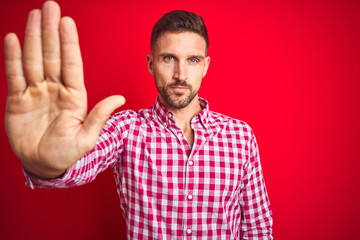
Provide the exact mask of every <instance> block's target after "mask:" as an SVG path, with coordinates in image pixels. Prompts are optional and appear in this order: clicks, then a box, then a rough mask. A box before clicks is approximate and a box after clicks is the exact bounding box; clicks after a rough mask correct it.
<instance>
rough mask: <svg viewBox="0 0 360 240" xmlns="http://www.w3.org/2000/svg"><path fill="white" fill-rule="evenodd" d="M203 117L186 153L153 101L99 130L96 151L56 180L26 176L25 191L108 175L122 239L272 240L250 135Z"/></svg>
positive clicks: (195, 122) (215, 116)
mask: <svg viewBox="0 0 360 240" xmlns="http://www.w3.org/2000/svg"><path fill="white" fill-rule="evenodd" d="M200 104H201V106H202V108H203V110H202V111H201V112H200V113H199V114H198V115H196V116H195V117H194V118H193V119H192V121H191V128H192V129H193V130H194V136H195V138H194V145H193V147H192V148H191V147H190V146H189V144H188V142H187V140H186V138H185V137H184V133H183V131H182V130H181V129H180V128H179V127H178V126H177V125H176V122H175V119H174V117H173V115H172V113H171V112H169V111H168V110H167V109H166V108H165V107H163V106H162V105H161V104H160V102H159V101H158V100H157V101H156V102H155V104H154V106H152V107H149V108H147V109H143V110H139V111H137V112H134V111H131V110H127V111H122V112H120V113H117V114H115V115H114V116H112V117H111V118H110V119H109V120H108V122H107V123H106V124H105V126H104V128H103V130H102V132H101V134H100V137H99V139H98V142H97V144H96V146H95V148H94V149H93V150H92V151H90V152H89V153H87V154H86V155H85V156H84V157H82V158H81V159H80V160H78V161H77V162H76V163H75V164H74V165H73V166H71V167H70V168H69V169H68V170H67V172H66V173H65V175H64V176H63V177H62V178H59V179H54V180H41V179H38V178H36V177H34V176H32V175H31V174H29V173H25V176H26V178H27V185H29V186H30V187H34V186H36V187H45V188H63V187H74V186H79V185H82V184H85V183H88V182H91V181H92V180H94V179H95V177H96V175H97V174H99V173H100V172H102V171H104V170H105V169H106V168H108V167H109V166H111V167H112V170H113V172H114V176H115V180H116V186H117V192H118V194H119V197H120V204H121V208H122V211H123V216H124V218H125V221H126V223H127V237H128V239H273V238H272V212H271V208H270V203H269V199H268V196H267V192H266V188H265V183H264V179H263V174H262V170H261V165H260V159H259V153H258V148H257V144H256V140H255V136H254V134H253V131H252V130H251V128H250V127H249V126H248V125H247V124H246V123H244V122H242V121H239V120H236V119H232V118H230V117H227V116H224V115H221V114H219V113H215V112H212V111H209V107H208V104H207V102H206V101H205V100H204V99H201V98H200Z"/></svg>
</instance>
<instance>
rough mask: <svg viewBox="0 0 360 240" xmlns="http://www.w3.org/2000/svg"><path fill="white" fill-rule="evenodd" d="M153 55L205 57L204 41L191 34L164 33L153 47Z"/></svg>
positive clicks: (197, 35)
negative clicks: (169, 54)
mask: <svg viewBox="0 0 360 240" xmlns="http://www.w3.org/2000/svg"><path fill="white" fill-rule="evenodd" d="M154 50H155V51H154V52H155V54H156V53H158V54H163V53H172V54H178V55H183V54H185V55H205V54H206V42H205V39H204V38H203V37H202V36H200V35H199V34H197V33H193V32H165V33H163V34H161V35H160V36H159V38H158V40H157V43H156V45H155V49H154Z"/></svg>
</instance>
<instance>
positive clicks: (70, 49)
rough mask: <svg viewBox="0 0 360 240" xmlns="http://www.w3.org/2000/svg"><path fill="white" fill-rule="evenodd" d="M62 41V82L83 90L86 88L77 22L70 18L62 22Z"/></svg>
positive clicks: (67, 85)
mask: <svg viewBox="0 0 360 240" xmlns="http://www.w3.org/2000/svg"><path fill="white" fill-rule="evenodd" d="M60 41H61V71H62V81H63V83H64V85H65V86H66V87H69V88H74V89H77V90H83V89H85V86H84V73H83V63H82V59H81V52H80V46H79V38H78V34H77V30H76V25H75V22H74V20H72V19H71V18H70V17H64V18H62V19H61V21H60Z"/></svg>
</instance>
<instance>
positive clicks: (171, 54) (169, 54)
mask: <svg viewBox="0 0 360 240" xmlns="http://www.w3.org/2000/svg"><path fill="white" fill-rule="evenodd" d="M159 56H160V57H166V56H171V57H174V58H176V59H177V57H176V56H175V55H174V54H173V53H166V52H165V53H160V54H159ZM205 57H206V56H204V55H191V56H189V57H187V58H198V59H201V60H203V59H205Z"/></svg>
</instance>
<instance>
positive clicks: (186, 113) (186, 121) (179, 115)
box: [159, 95, 202, 131]
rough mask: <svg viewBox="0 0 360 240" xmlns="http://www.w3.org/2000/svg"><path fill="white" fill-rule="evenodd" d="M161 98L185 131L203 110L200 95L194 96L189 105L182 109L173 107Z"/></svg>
mask: <svg viewBox="0 0 360 240" xmlns="http://www.w3.org/2000/svg"><path fill="white" fill-rule="evenodd" d="M159 100H160V102H161V103H162V104H163V105H164V106H165V107H166V108H167V109H168V110H169V111H171V112H172V113H173V115H174V117H175V121H176V124H177V125H178V127H179V128H181V129H182V130H184V131H185V129H187V128H190V122H191V119H192V118H193V117H194V116H195V115H197V114H198V113H199V112H201V110H202V108H201V106H200V103H199V96H198V95H196V96H195V97H194V99H193V100H192V101H191V102H190V103H189V105H187V106H186V107H184V108H181V109H176V108H172V107H171V106H169V105H168V104H167V103H166V102H165V101H164V100H163V99H161V97H160V98H159Z"/></svg>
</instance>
